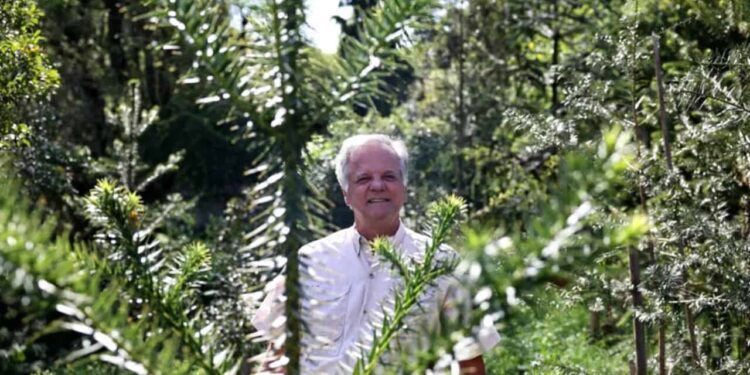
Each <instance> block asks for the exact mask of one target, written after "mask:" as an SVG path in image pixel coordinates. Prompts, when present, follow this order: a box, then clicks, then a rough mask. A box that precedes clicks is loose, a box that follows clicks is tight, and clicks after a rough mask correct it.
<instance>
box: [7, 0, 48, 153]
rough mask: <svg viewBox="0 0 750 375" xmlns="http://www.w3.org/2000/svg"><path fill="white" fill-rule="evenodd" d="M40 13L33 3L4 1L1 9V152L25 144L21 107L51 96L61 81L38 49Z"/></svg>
mask: <svg viewBox="0 0 750 375" xmlns="http://www.w3.org/2000/svg"><path fill="white" fill-rule="evenodd" d="M40 16H41V12H40V11H39V9H38V8H37V6H36V2H34V1H32V0H12V1H4V2H3V4H2V5H1V6H0V136H1V137H2V138H0V149H4V148H6V147H8V146H9V144H27V143H28V140H26V137H27V136H28V132H29V128H28V125H27V124H24V123H23V120H22V119H21V117H20V116H19V113H18V111H19V110H20V109H21V108H19V106H20V105H23V104H26V103H30V102H33V101H34V100H38V99H40V98H41V97H43V96H44V95H45V94H47V93H50V92H51V91H52V90H53V89H54V88H55V87H57V85H58V84H59V79H60V77H59V76H58V74H57V71H55V70H54V69H52V67H51V66H50V63H49V61H48V60H47V56H46V55H45V54H44V52H43V51H42V49H41V43H42V41H43V38H42V36H41V35H40V33H39V18H40Z"/></svg>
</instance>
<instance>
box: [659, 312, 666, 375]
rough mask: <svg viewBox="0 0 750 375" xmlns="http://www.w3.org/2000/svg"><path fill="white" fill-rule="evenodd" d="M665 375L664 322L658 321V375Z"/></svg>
mask: <svg viewBox="0 0 750 375" xmlns="http://www.w3.org/2000/svg"><path fill="white" fill-rule="evenodd" d="M666 374H667V329H666V324H665V323H664V320H660V321H659V375H666Z"/></svg>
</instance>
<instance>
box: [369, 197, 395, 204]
mask: <svg viewBox="0 0 750 375" xmlns="http://www.w3.org/2000/svg"><path fill="white" fill-rule="evenodd" d="M390 201H391V200H390V199H388V198H373V199H368V200H367V203H383V202H390Z"/></svg>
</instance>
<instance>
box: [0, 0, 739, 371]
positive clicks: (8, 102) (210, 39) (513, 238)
mask: <svg viewBox="0 0 750 375" xmlns="http://www.w3.org/2000/svg"><path fill="white" fill-rule="evenodd" d="M341 5H350V6H353V7H354V8H353V9H354V11H353V12H352V15H351V17H349V18H348V19H343V18H339V19H338V22H340V24H341V27H342V35H341V40H340V43H339V50H338V51H337V52H336V53H334V54H325V53H322V52H320V51H318V50H316V49H315V48H314V47H311V45H310V42H309V40H306V39H305V37H304V35H303V34H302V33H301V29H302V27H303V25H304V23H305V7H304V3H303V1H302V0H296V1H295V0H269V1H249V0H248V1H242V0H236V1H231V0H227V1H214V0H193V1H185V0H149V1H129V0H125V1H115V0H45V1H40V2H36V1H33V0H5V1H3V2H2V5H1V6H0V136H1V137H2V138H1V139H0V149H2V163H3V177H2V181H3V182H2V187H0V190H2V193H0V223H1V224H2V225H0V274H2V277H0V306H1V307H2V308H1V309H0V372H2V373H4V374H15V373H20V374H24V373H34V372H36V373H55V374H57V373H60V374H90V373H100V374H119V373H130V372H135V373H139V374H145V373H155V374H158V373H163V374H177V373H191V374H192V373H208V374H214V373H237V372H248V371H250V372H252V371H255V370H256V369H257V361H250V362H247V361H244V359H248V358H254V357H256V356H257V355H258V354H259V353H262V352H263V351H264V350H265V345H266V344H265V343H263V342H261V341H260V340H258V337H257V334H255V332H254V331H253V328H252V326H251V325H250V324H249V319H250V318H251V315H252V310H253V308H254V307H255V306H257V303H258V301H259V300H260V299H261V298H262V297H263V294H264V292H263V288H264V285H265V284H266V282H267V281H268V280H269V279H270V278H271V277H273V276H274V275H276V274H278V272H280V270H281V268H282V266H285V267H286V268H285V269H286V272H287V276H288V277H287V283H288V284H287V285H288V286H290V287H291V290H294V285H295V284H294V283H295V282H296V279H297V278H298V273H299V270H300V268H301V267H304V264H302V265H301V264H300V262H299V260H298V259H297V256H296V251H297V249H298V248H299V247H300V245H301V244H303V243H305V242H306V241H309V240H310V239H312V238H315V237H316V236H320V235H321V234H322V233H328V232H331V231H333V230H335V229H336V228H340V227H344V226H347V225H350V224H351V221H352V216H351V213H350V212H349V211H348V209H347V208H346V206H345V205H344V204H343V201H342V198H341V193H340V189H339V187H338V186H337V184H336V182H335V178H334V176H333V171H332V169H331V167H330V162H331V160H332V159H333V156H334V155H335V152H336V151H337V147H338V146H339V144H340V142H341V140H342V139H343V138H345V137H347V136H349V135H351V134H355V133H364V132H382V133H386V134H390V135H393V136H397V137H400V138H402V139H404V140H405V141H406V143H407V145H408V147H409V150H410V152H411V165H410V171H411V175H410V176H409V177H410V178H409V180H410V181H411V183H410V186H409V198H408V202H407V205H406V209H405V217H406V218H405V220H406V222H407V223H408V224H409V225H410V226H412V227H415V228H421V229H425V230H429V229H430V227H429V225H428V224H429V223H428V222H427V221H428V220H427V217H426V216H427V215H426V213H427V212H433V211H429V209H428V203H429V202H434V201H438V200H440V199H441V198H442V197H444V196H446V195H448V194H449V193H455V194H457V195H458V196H461V197H463V198H464V199H465V207H463V211H464V215H463V221H462V224H461V226H460V230H457V231H454V232H455V233H454V234H455V235H454V236H453V237H452V238H453V239H454V240H453V241H452V242H450V243H451V245H452V246H453V247H454V248H455V249H457V250H458V251H459V253H460V254H461V256H462V258H463V262H462V263H461V264H459V265H458V268H457V269H456V272H457V273H459V274H464V275H465V277H466V278H467V280H469V281H470V282H468V283H467V287H469V288H471V289H472V291H473V292H474V294H473V295H474V299H473V303H474V305H475V311H477V316H473V317H467V319H470V320H472V321H473V322H475V323H477V324H478V323H479V319H480V318H481V316H484V315H487V316H490V317H491V318H492V322H491V323H492V324H495V326H496V327H497V328H498V330H499V331H500V333H501V335H502V337H503V339H502V341H501V344H500V345H499V346H498V347H497V348H496V349H495V350H494V351H493V352H491V353H488V354H487V355H485V361H486V362H487V364H488V372H489V373H497V374H502V373H549V374H562V373H565V374H568V373H606V374H615V373H637V374H646V373H658V374H667V373H674V374H685V373H747V372H748V371H750V320H749V319H748V310H749V308H750V267H749V265H748V259H749V258H750V257H748V255H750V247H748V245H749V242H748V238H749V236H750V196H749V195H748V194H749V193H750V139H749V138H748V134H747V133H748V131H749V130H750V127H749V126H748V124H749V122H748V121H749V119H750V105H749V104H748V103H750V90H748V88H749V87H748V85H750V69H748V66H749V65H750V45H749V44H748V41H749V39H748V38H749V37H750V4H748V3H747V1H746V0H705V1H700V0H662V1H651V0H642V1H618V0H613V1H594V0H547V1H542V0H530V1H529V0H524V1H517V0H496V1H487V0H461V1H431V0H412V1H409V0H382V1H376V0H348V1H342V4H341ZM233 19H234V20H239V22H234V23H233V22H232V20H233ZM433 229H434V228H433ZM286 308H287V311H288V312H289V315H288V320H287V326H288V329H289V334H288V337H287V348H288V351H287V354H288V356H289V360H290V361H289V363H288V364H287V365H286V366H288V371H289V373H297V366H298V354H299V351H298V347H299V346H298V344H297V343H298V340H299V332H300V330H301V325H300V322H299V319H298V318H299V315H298V314H297V312H298V311H299V296H298V295H297V294H296V293H290V295H289V298H288V299H287V306H286ZM469 326H471V325H469ZM462 330H463V331H462ZM456 331H457V332H458V333H459V334H458V335H455V334H453V335H450V334H446V335H445V336H444V337H439V338H435V339H434V347H433V348H432V349H431V350H430V351H429V352H427V353H422V355H421V356H420V357H419V360H417V361H414V360H413V359H412V360H411V361H410V362H408V363H404V364H402V366H400V367H399V366H395V367H393V368H391V370H392V371H393V372H397V373H398V372H407V373H412V372H423V371H424V370H425V368H426V367H427V365H428V364H435V363H437V365H436V366H440V365H441V364H444V362H446V361H447V362H446V363H448V364H449V363H450V362H451V361H452V360H451V358H452V357H451V353H452V348H453V345H454V344H455V343H456V342H457V341H460V339H461V337H463V336H466V335H469V334H471V331H470V329H468V328H465V327H456ZM387 344H388V343H387V342H386V343H385V345H386V347H387ZM444 359H445V360H444Z"/></svg>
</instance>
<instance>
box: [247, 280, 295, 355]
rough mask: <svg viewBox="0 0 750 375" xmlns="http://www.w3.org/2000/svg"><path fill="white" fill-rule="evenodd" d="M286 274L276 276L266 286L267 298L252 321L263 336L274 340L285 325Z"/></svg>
mask: <svg viewBox="0 0 750 375" xmlns="http://www.w3.org/2000/svg"><path fill="white" fill-rule="evenodd" d="M285 280H286V277H285V276H284V275H279V276H276V278H274V279H273V280H271V282H269V283H268V284H267V285H266V287H265V292H266V298H265V299H264V300H263V302H261V304H260V306H259V307H258V309H257V310H256V311H255V316H253V318H252V320H251V321H250V322H251V323H252V325H253V326H255V328H256V329H257V330H258V332H259V333H260V334H261V335H262V337H263V338H265V339H267V340H273V339H275V338H277V337H279V336H280V335H281V334H282V333H283V331H284V327H285V323H286V319H285V317H284V282H285Z"/></svg>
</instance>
